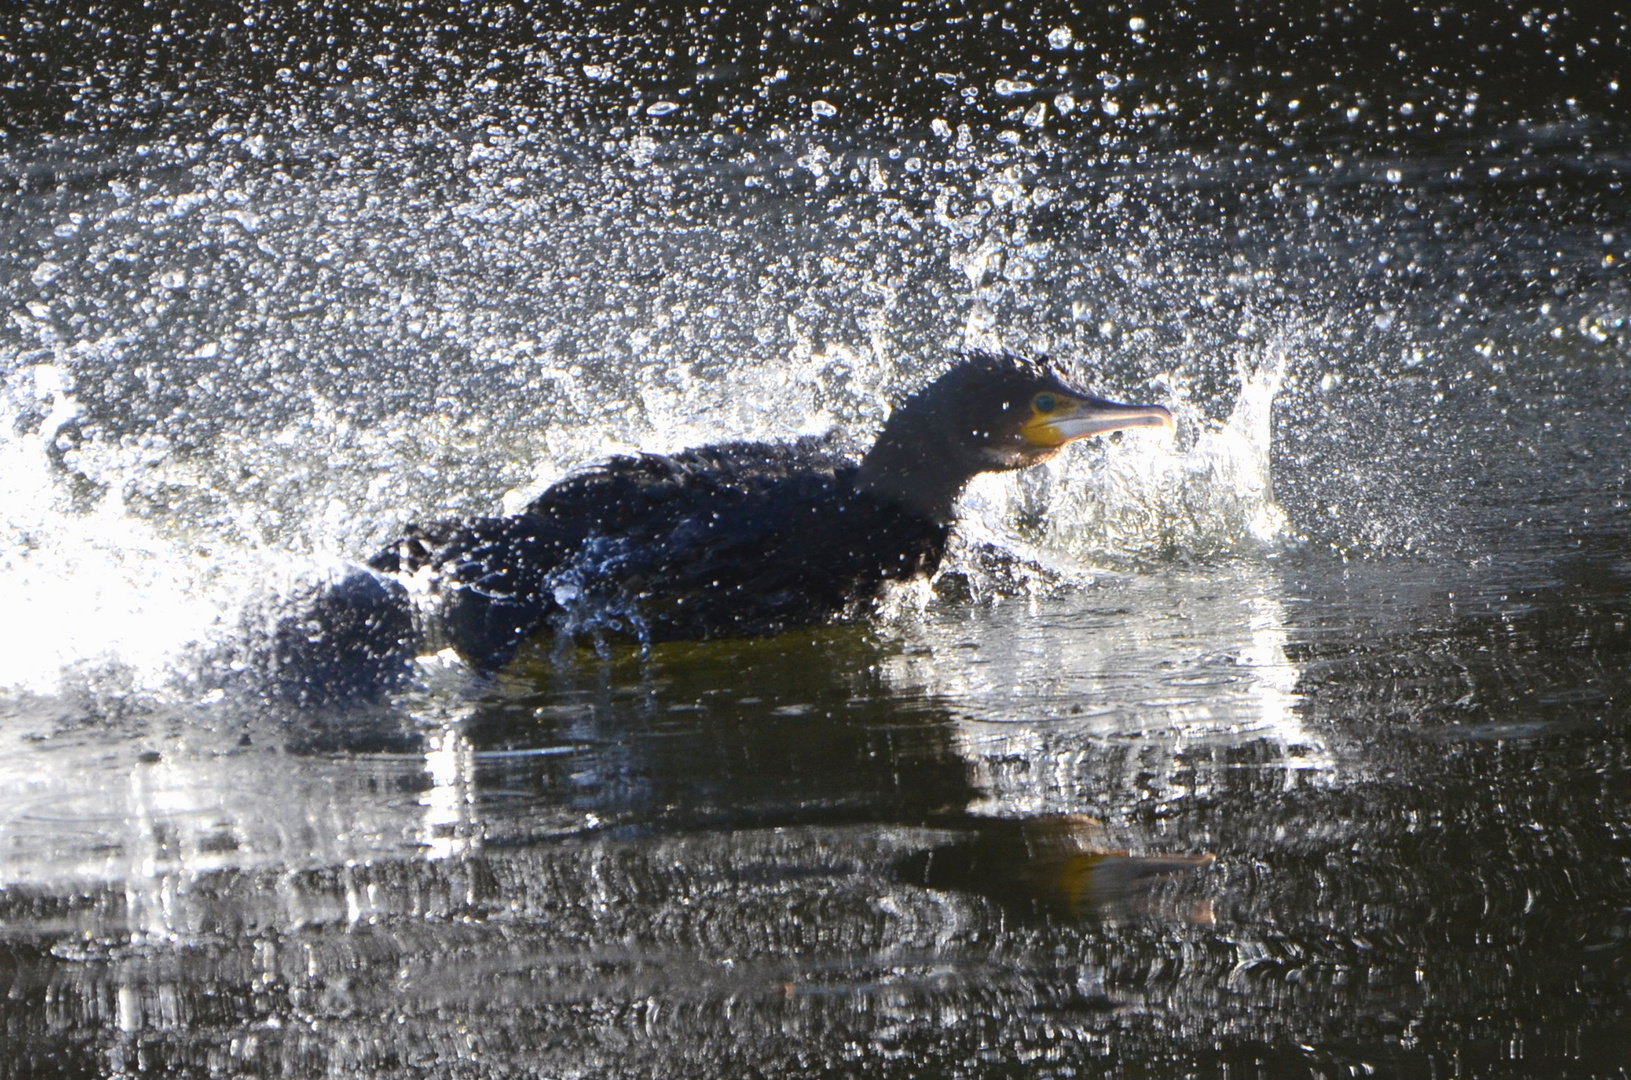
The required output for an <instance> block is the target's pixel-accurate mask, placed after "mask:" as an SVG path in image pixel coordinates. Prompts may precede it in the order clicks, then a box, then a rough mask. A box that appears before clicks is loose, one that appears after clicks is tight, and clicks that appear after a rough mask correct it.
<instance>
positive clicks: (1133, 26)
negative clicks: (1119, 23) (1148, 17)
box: [1127, 15, 1150, 34]
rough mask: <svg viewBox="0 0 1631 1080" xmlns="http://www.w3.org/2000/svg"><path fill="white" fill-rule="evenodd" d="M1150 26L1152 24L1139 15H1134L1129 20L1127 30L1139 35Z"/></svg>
mask: <svg viewBox="0 0 1631 1080" xmlns="http://www.w3.org/2000/svg"><path fill="white" fill-rule="evenodd" d="M1148 25H1150V24H1149V23H1147V22H1145V21H1144V20H1143V19H1142V18H1140V17H1139V16H1137V15H1134V16H1133V17H1132V18H1130V19H1128V20H1127V29H1129V30H1131V31H1132V32H1133V33H1135V34H1136V33H1138V32H1139V31H1140V30H1142V29H1144V28H1145V27H1146V26H1148Z"/></svg>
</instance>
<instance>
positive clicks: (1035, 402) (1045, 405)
mask: <svg viewBox="0 0 1631 1080" xmlns="http://www.w3.org/2000/svg"><path fill="white" fill-rule="evenodd" d="M1031 407H1032V408H1033V409H1035V410H1036V411H1037V412H1039V413H1051V412H1052V411H1053V410H1055V409H1057V408H1058V407H1059V402H1058V401H1056V400H1054V396H1053V395H1052V394H1038V395H1036V397H1034V398H1032V399H1031Z"/></svg>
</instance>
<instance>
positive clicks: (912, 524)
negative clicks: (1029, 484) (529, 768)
mask: <svg viewBox="0 0 1631 1080" xmlns="http://www.w3.org/2000/svg"><path fill="white" fill-rule="evenodd" d="M1172 426H1173V419H1172V414H1171V413H1170V412H1169V411H1168V410H1166V409H1165V408H1163V407H1161V406H1159V405H1120V404H1117V403H1115V402H1111V401H1105V400H1103V399H1102V398H1097V397H1094V396H1092V395H1091V394H1088V393H1085V392H1083V391H1081V390H1078V389H1075V388H1073V387H1071V386H1069V385H1067V384H1066V383H1065V382H1064V380H1063V379H1062V378H1061V377H1060V375H1059V374H1058V373H1057V372H1056V371H1055V370H1054V369H1052V368H1051V367H1049V366H1048V365H1046V364H1045V363H1039V362H1034V361H1027V360H1022V359H1018V358H1015V357H1009V356H1000V357H999V356H990V355H985V354H976V355H972V356H969V357H967V358H966V359H964V360H963V361H961V362H960V363H958V364H957V365H956V366H955V367H953V368H952V369H951V370H949V371H947V372H946V373H945V374H944V375H942V376H941V377H940V378H938V379H936V380H935V381H934V382H932V383H930V384H929V385H928V386H927V387H925V388H923V389H922V390H920V391H918V392H917V393H916V394H914V395H912V396H911V397H909V398H907V399H906V401H905V402H904V403H903V404H902V405H901V406H900V407H899V408H897V409H896V410H895V411H894V412H893V413H892V414H891V415H890V417H889V419H888V421H887V422H886V423H885V424H884V428H883V431H882V432H881V433H880V434H879V436H878V439H877V441H876V442H875V443H874V444H873V446H872V449H871V450H869V451H868V452H867V454H866V456H865V457H864V458H863V459H862V460H861V461H860V463H859V464H857V463H856V462H854V461H852V460H850V459H848V458H846V457H843V456H841V455H839V454H836V453H833V452H832V451H831V450H829V449H827V448H826V447H825V445H824V443H823V442H822V441H821V440H819V439H802V440H799V441H797V442H793V443H782V444H771V443H745V442H742V443H726V444H723V445H718V446H705V447H699V448H696V449H691V450H684V451H681V452H680V453H677V454H672V455H665V454H638V455H632V456H618V457H614V458H611V459H610V460H609V461H607V462H605V463H604V464H601V465H598V466H595V467H593V468H591V469H589V470H587V471H585V472H582V473H578V474H576V475H573V476H570V477H568V478H567V479H565V480H562V481H561V482H560V483H558V484H556V485H554V486H553V487H551V488H549V489H548V490H547V491H545V492H544V493H543V494H542V495H540V496H538V498H536V499H535V500H533V502H532V503H531V504H529V505H528V506H527V507H526V509H525V510H523V511H522V512H521V513H520V514H516V515H514V516H512V517H491V518H474V519H459V520H451V521H439V522H434V523H432V524H429V525H418V526H412V527H410V528H409V529H407V530H406V532H405V533H404V535H403V536H402V538H401V539H400V540H399V541H397V542H396V543H395V544H393V545H391V546H390V547H388V548H386V549H385V550H384V551H381V552H380V553H379V554H377V555H375V556H374V557H373V558H372V559H370V560H369V561H368V566H369V568H370V570H371V571H372V573H368V574H364V573H360V572H359V573H358V574H354V575H352V576H351V577H350V578H348V579H346V580H345V581H342V582H341V583H340V584H338V585H337V586H334V587H332V588H330V589H329V590H328V591H327V592H326V593H324V594H323V595H322V596H321V597H319V598H318V600H317V601H316V602H315V604H314V605H313V606H312V607H311V608H310V609H309V610H308V612H307V613H306V615H305V616H304V617H302V618H300V619H296V620H289V621H286V622H284V623H283V624H281V625H279V627H278V628H277V630H276V632H275V639H274V643H273V650H272V654H273V667H274V669H275V672H276V680H275V681H276V682H277V683H278V684H280V685H281V686H282V687H283V688H284V689H285V690H286V691H288V690H292V691H293V696H295V697H296V698H299V699H301V700H311V699H321V698H332V697H335V696H350V695H353V694H355V693H356V692H358V691H359V690H370V689H373V688H379V687H385V686H389V685H391V684H392V683H394V682H399V681H400V680H401V678H402V677H403V676H404V675H405V673H406V672H407V669H408V665H409V662H410V661H411V659H412V657H413V655H415V654H416V653H419V652H422V651H425V650H426V648H427V647H428V648H430V649H441V648H449V647H450V648H452V649H454V650H455V651H457V653H458V654H459V655H460V657H461V658H462V659H463V660H464V661H465V662H466V663H468V664H470V665H471V666H474V667H476V668H478V669H483V670H494V669H496V668H498V667H499V666H501V665H502V664H503V663H504V662H505V661H506V660H507V659H509V657H510V656H511V655H512V654H513V652H514V650H515V648H516V647H517V645H518V644H519V643H520V642H521V641H522V640H523V639H525V638H526V637H527V636H529V635H530V634H532V633H534V632H535V631H538V630H539V629H541V628H544V627H546V626H551V625H553V626H554V627H555V629H557V630H558V631H564V632H567V633H585V632H590V633H592V632H613V633H617V634H621V635H625V636H629V637H632V638H635V639H637V640H640V641H643V642H646V643H654V642H662V641H672V640H697V639H707V638H718V637H745V636H760V635H768V634H775V633H779V632H781V631H783V630H787V629H791V628H794V627H799V626H807V625H811V624H814V623H819V622H823V621H826V620H829V619H832V618H834V617H837V616H842V615H844V614H846V613H853V612H858V611H860V610H862V609H864V607H865V606H866V605H867V604H868V603H869V602H870V601H872V600H873V599H875V598H876V597H877V596H878V595H879V594H880V592H881V591H882V590H883V588H884V587H885V585H886V584H887V583H889V582H892V581H905V580H910V579H912V578H917V577H923V576H926V575H928V574H931V573H933V572H934V570H935V569H936V568H937V567H938V566H939V564H940V560H941V558H942V556H943V555H944V554H945V550H946V542H947V539H948V536H949V532H950V527H951V523H952V518H953V513H954V510H955V507H956V503H957V499H958V497H959V495H960V494H961V493H962V490H963V488H964V487H965V486H966V485H967V483H968V482H969V481H970V480H971V479H973V478H974V476H975V475H977V474H979V473H982V472H1006V471H1010V470H1014V469H1023V468H1027V467H1029V466H1031V465H1035V464H1038V463H1040V462H1043V461H1046V460H1047V459H1048V458H1050V457H1052V456H1053V455H1054V454H1056V453H1058V451H1059V449H1060V448H1061V447H1062V446H1064V445H1065V444H1066V443H1068V442H1072V441H1074V440H1076V439H1083V438H1087V437H1088V436H1091V435H1098V434H1101V433H1104V432H1110V431H1118V430H1122V429H1125V428H1137V427H1167V428H1171V427H1172ZM405 583H406V584H405ZM410 590H411V591H414V592H419V593H420V594H422V595H423V594H427V593H428V596H429V602H428V603H423V602H422V603H420V604H418V605H415V604H413V603H412V602H411V601H410ZM416 612H417V615H416V614H415V613H416ZM280 696H287V695H286V694H285V695H280Z"/></svg>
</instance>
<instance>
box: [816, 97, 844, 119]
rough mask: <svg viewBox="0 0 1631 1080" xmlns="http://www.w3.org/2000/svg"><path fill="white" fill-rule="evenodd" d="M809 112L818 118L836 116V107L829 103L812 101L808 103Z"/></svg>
mask: <svg viewBox="0 0 1631 1080" xmlns="http://www.w3.org/2000/svg"><path fill="white" fill-rule="evenodd" d="M810 111H811V112H812V113H815V115H816V116H817V117H818V118H824V117H828V116H837V115H838V106H836V105H834V104H833V103H832V102H830V101H812V102H810Z"/></svg>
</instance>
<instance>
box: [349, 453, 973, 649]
mask: <svg viewBox="0 0 1631 1080" xmlns="http://www.w3.org/2000/svg"><path fill="white" fill-rule="evenodd" d="M858 472H859V466H858V465H857V464H856V463H855V462H853V461H850V460H848V459H846V458H844V457H841V456H838V455H836V454H834V453H832V452H831V451H830V450H828V449H827V448H826V446H825V444H824V443H823V442H822V441H821V440H817V439H804V440H800V441H799V442H796V443H729V444H724V445H719V446H710V447H702V448H698V449H692V450H685V451H681V452H680V453H677V454H673V455H662V454H639V455H633V456H619V457H614V458H612V459H610V460H609V461H606V462H604V463H603V464H600V465H597V466H595V467H594V468H591V469H589V470H587V471H585V472H582V473H578V474H576V475H574V476H571V477H568V478H567V479H565V480H563V481H561V482H560V483H558V484H556V485H555V486H554V487H551V488H549V489H548V490H547V491H545V492H544V493H543V494H542V495H540V496H539V497H538V498H537V499H535V500H534V501H533V502H532V503H530V504H529V505H528V506H527V507H526V509H525V510H524V511H523V512H522V513H520V514H517V515H515V516H512V517H500V518H476V519H463V520H452V521H443V522H436V523H433V524H430V525H427V526H415V527H413V528H410V529H409V530H408V531H407V532H406V533H405V534H404V536H403V538H402V539H401V540H400V541H398V542H397V543H396V544H395V545H393V546H392V547H390V548H387V549H386V550H385V551H382V552H381V553H379V554H378V555H377V556H375V557H374V558H373V559H372V560H370V562H369V565H370V567H372V568H373V569H374V570H376V571H379V572H381V573H385V574H391V575H400V574H407V575H414V574H424V573H426V572H427V571H428V573H429V575H430V576H431V577H432V578H433V579H434V581H435V583H436V584H435V589H436V591H437V593H438V595H439V600H440V604H441V610H440V612H439V614H438V616H437V622H438V625H439V628H440V631H441V634H442V636H443V638H444V639H445V640H446V642H447V643H448V644H450V645H451V646H452V647H453V648H455V649H456V650H458V651H459V652H460V654H461V655H465V656H468V657H494V658H501V657H502V656H504V655H506V654H507V649H508V647H509V646H510V645H512V644H513V643H515V642H518V641H519V640H520V639H522V638H524V637H525V636H526V635H528V634H530V633H532V632H533V631H535V630H537V629H538V628H540V627H542V626H544V625H546V624H549V623H551V622H553V624H554V625H555V628H556V629H558V630H561V631H565V632H569V633H570V632H574V631H596V630H602V631H604V630H612V631H617V632H621V633H623V634H626V635H627V636H630V637H633V638H636V639H638V640H640V641H643V642H646V643H655V642H662V641H674V640H702V639H707V638H715V637H757V636H764V635H768V634H775V633H779V632H781V631H783V630H787V629H790V628H792V627H796V626H805V625H809V624H812V623H816V622H820V621H822V620H824V619H827V618H830V617H832V616H833V615H836V614H840V613H842V612H844V611H846V610H850V609H852V608H854V607H855V606H856V605H858V604H861V603H864V602H866V601H868V600H870V599H872V598H873V597H875V596H876V595H877V594H878V592H879V591H880V590H881V589H882V587H883V586H884V584H885V583H886V582H889V581H901V580H908V579H911V578H914V577H918V576H920V575H922V574H924V573H928V572H932V571H933V569H934V568H935V567H936V566H937V565H938V564H939V562H940V559H941V556H942V555H943V554H944V552H945V547H946V542H947V538H948V536H949V532H950V530H949V529H948V527H947V526H945V525H942V524H939V523H937V522H933V521H928V520H926V519H924V518H923V517H921V516H920V515H917V514H914V513H911V512H910V511H908V510H906V509H905V508H904V507H902V506H900V505H899V504H898V503H896V502H893V501H890V500H883V499H879V498H878V497H876V496H875V495H873V494H871V493H870V492H866V491H862V490H858V489H857V488H856V484H855V480H856V475H857V473H858Z"/></svg>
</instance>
